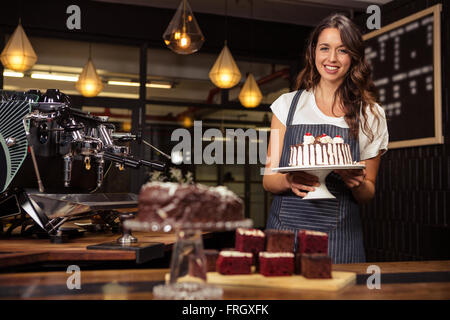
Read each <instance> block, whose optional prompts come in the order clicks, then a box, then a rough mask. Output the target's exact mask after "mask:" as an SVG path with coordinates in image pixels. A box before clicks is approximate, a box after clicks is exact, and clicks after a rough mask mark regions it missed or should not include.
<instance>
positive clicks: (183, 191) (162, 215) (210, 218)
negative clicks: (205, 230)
mask: <svg viewBox="0 0 450 320" xmlns="http://www.w3.org/2000/svg"><path fill="white" fill-rule="evenodd" d="M138 201H139V204H138V214H137V216H136V218H137V219H138V220H139V221H146V222H156V223H161V222H180V221H181V222H192V223H196V222H201V223H207V222H219V221H240V220H243V219H244V214H243V210H242V208H243V202H242V200H241V199H240V198H239V197H238V196H237V195H236V194H234V193H233V192H232V191H230V190H228V189H227V188H226V187H223V186H219V187H208V186H204V185H201V184H180V183H172V182H149V183H147V184H144V185H143V186H142V187H141V190H140V192H139V200H138Z"/></svg>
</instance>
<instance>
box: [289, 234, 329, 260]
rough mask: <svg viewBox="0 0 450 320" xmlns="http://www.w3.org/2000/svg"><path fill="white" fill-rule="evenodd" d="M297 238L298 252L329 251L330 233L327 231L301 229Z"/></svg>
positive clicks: (325, 252)
mask: <svg viewBox="0 0 450 320" xmlns="http://www.w3.org/2000/svg"><path fill="white" fill-rule="evenodd" d="M297 240H298V241H297V253H301V254H303V253H324V254H327V253H328V234H327V233H325V232H320V231H311V230H300V231H299V232H298V234H297Z"/></svg>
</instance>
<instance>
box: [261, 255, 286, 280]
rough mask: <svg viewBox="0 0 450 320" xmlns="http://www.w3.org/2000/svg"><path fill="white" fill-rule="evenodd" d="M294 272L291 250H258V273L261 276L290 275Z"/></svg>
mask: <svg viewBox="0 0 450 320" xmlns="http://www.w3.org/2000/svg"><path fill="white" fill-rule="evenodd" d="M293 272H294V254H293V253H291V252H260V253H259V273H261V274H262V275H263V276H266V277H270V276H290V275H292V273H293Z"/></svg>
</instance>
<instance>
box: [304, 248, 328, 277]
mask: <svg viewBox="0 0 450 320" xmlns="http://www.w3.org/2000/svg"><path fill="white" fill-rule="evenodd" d="M301 260H302V264H301V268H302V276H304V277H305V278H310V279H330V278H331V258H330V257H329V256H327V255H326V254H322V253H315V254H306V253H305V254H302V259H301Z"/></svg>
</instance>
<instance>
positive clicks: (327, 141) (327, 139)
mask: <svg viewBox="0 0 450 320" xmlns="http://www.w3.org/2000/svg"><path fill="white" fill-rule="evenodd" d="M319 141H320V142H321V143H333V139H332V138H331V137H330V136H325V137H320V138H319Z"/></svg>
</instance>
